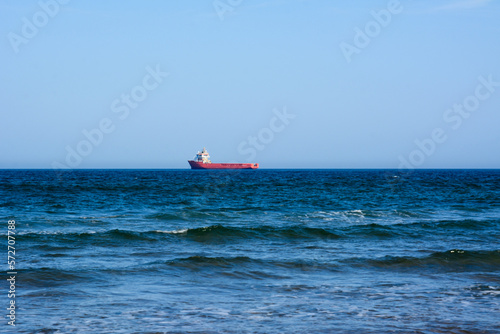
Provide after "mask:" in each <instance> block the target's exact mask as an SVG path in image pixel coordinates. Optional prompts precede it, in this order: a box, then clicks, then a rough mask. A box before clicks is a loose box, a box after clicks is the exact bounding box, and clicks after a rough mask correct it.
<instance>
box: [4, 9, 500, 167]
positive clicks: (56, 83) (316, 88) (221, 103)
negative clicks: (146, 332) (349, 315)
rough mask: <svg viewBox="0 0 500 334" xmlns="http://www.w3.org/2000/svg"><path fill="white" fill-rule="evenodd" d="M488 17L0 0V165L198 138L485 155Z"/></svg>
mask: <svg viewBox="0 0 500 334" xmlns="http://www.w3.org/2000/svg"><path fill="white" fill-rule="evenodd" d="M40 3H41V4H45V5H43V6H41V5H40ZM214 4H215V5H216V6H214ZM387 13H389V15H390V16H388V15H387ZM377 19H378V21H377ZM499 22H500V1H488V0H421V1H418V0H407V1H404V0H401V1H399V2H398V1H385V0H384V1H379V0H359V1H327V0H308V1H306V0H252V1H250V0H243V1H238V0H220V1H218V0H217V1H213V0H193V1H163V0H155V1H153V0H145V1H117V0H115V1H113V0H109V1H81V0H71V1H68V0H65V1H63V0H59V2H57V0H41V1H27V0H4V1H2V2H1V3H0V32H1V36H2V39H1V45H0V59H1V62H2V66H1V69H0V76H1V78H2V80H1V81H0V103H1V105H0V108H1V113H0V126H1V129H0V168H52V167H53V166H59V167H61V166H66V167H73V168H188V164H187V160H188V159H191V158H192V157H193V156H194V154H195V153H196V151H198V150H200V149H201V148H203V146H206V147H207V149H208V150H209V152H210V154H211V156H212V161H215V162H227V161H241V162H246V161H251V162H258V163H260V165H261V167H262V168H398V166H401V164H402V161H406V164H410V165H411V166H413V167H418V168H448V167H449V168H500V131H499V129H500V24H499ZM360 31H361V33H360ZM155 72H156V73H155ZM167 72H168V75H166V73H167ZM151 73H153V74H151ZM127 98H128V100H127ZM454 105H458V107H457V108H456V109H453V108H454ZM460 105H462V107H460ZM464 105H465V107H466V109H464ZM460 108H462V109H460ZM285 112H286V114H287V115H288V116H286V115H285V116H283V115H284V113H285ZM277 114H279V115H281V116H280V117H281V118H279V117H278V116H277ZM292 116H293V117H292ZM93 129H98V130H95V131H94V130H93ZM84 131H87V136H86V135H85V134H84ZM252 138H253V139H252ZM69 152H73V153H69ZM75 154H76V155H78V156H79V157H75V156H74V155H75ZM68 155H70V156H71V157H69V158H68ZM68 159H69V160H68ZM68 161H69V162H68Z"/></svg>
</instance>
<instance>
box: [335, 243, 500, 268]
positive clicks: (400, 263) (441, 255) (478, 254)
mask: <svg viewBox="0 0 500 334" xmlns="http://www.w3.org/2000/svg"><path fill="white" fill-rule="evenodd" d="M343 262H344V263H346V264H349V265H352V266H354V267H375V268H380V269H401V270H413V269H416V268H418V269H427V270H431V271H432V270H437V271H443V270H444V271H452V272H466V271H478V270H480V271H487V272H491V271H498V270H500V250H492V251H470V250H462V249H452V250H448V251H445V252H435V253H432V254H430V255H428V256H426V257H422V258H419V257H405V256H401V257H399V256H386V257H384V258H380V259H370V258H354V259H349V260H344V261H343Z"/></svg>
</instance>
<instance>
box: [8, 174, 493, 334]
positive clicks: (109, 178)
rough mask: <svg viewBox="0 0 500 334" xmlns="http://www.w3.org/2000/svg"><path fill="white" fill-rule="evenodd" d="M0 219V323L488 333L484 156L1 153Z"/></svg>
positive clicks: (112, 329) (127, 329)
mask: <svg viewBox="0 0 500 334" xmlns="http://www.w3.org/2000/svg"><path fill="white" fill-rule="evenodd" d="M0 220H1V221H2V223H1V225H0V235H1V237H0V238H1V239H2V240H3V241H2V242H1V244H3V246H1V247H0V248H1V249H3V251H2V252H4V254H5V255H4V257H3V258H4V261H3V264H2V266H3V269H2V270H3V271H2V273H1V277H0V278H2V281H3V283H2V285H1V287H2V288H1V291H2V292H1V293H0V309H2V310H4V311H2V312H1V313H3V314H2V319H3V320H0V321H1V323H0V332H2V333H500V170H417V171H399V170H265V169H262V170H253V171H252V170H250V171H248V170H247V171H243V170H240V171H227V170H226V171H224V170H215V171H207V170H75V171H61V172H55V171H52V170H2V171H0ZM8 220H15V227H16V230H15V232H16V235H15V237H16V239H15V248H16V253H15V255H16V256H15V257H16V264H15V266H16V271H17V276H16V297H15V302H16V306H17V308H16V322H15V324H16V326H15V327H13V326H10V325H8V324H7V322H8V320H9V319H8V318H7V317H6V315H7V313H8V311H7V310H6V308H7V307H8V306H9V304H8V303H9V301H10V300H11V299H9V298H8V297H7V292H8V289H9V286H8V283H7V281H6V279H7V278H9V276H8V275H7V271H8V270H9V269H8V267H7V261H6V260H7V233H8Z"/></svg>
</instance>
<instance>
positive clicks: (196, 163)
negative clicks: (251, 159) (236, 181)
mask: <svg viewBox="0 0 500 334" xmlns="http://www.w3.org/2000/svg"><path fill="white" fill-rule="evenodd" d="M188 162H189V165H190V166H191V169H257V168H259V164H254V163H214V162H212V161H210V155H208V151H207V149H206V148H205V147H204V148H203V151H201V152H198V153H197V154H196V156H195V157H194V160H188Z"/></svg>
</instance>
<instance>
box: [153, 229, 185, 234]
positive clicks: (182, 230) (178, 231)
mask: <svg viewBox="0 0 500 334" xmlns="http://www.w3.org/2000/svg"><path fill="white" fill-rule="evenodd" d="M187 231H188V229H187V228H183V229H180V230H173V231H162V230H156V231H155V232H156V233H166V234H183V233H187Z"/></svg>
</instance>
